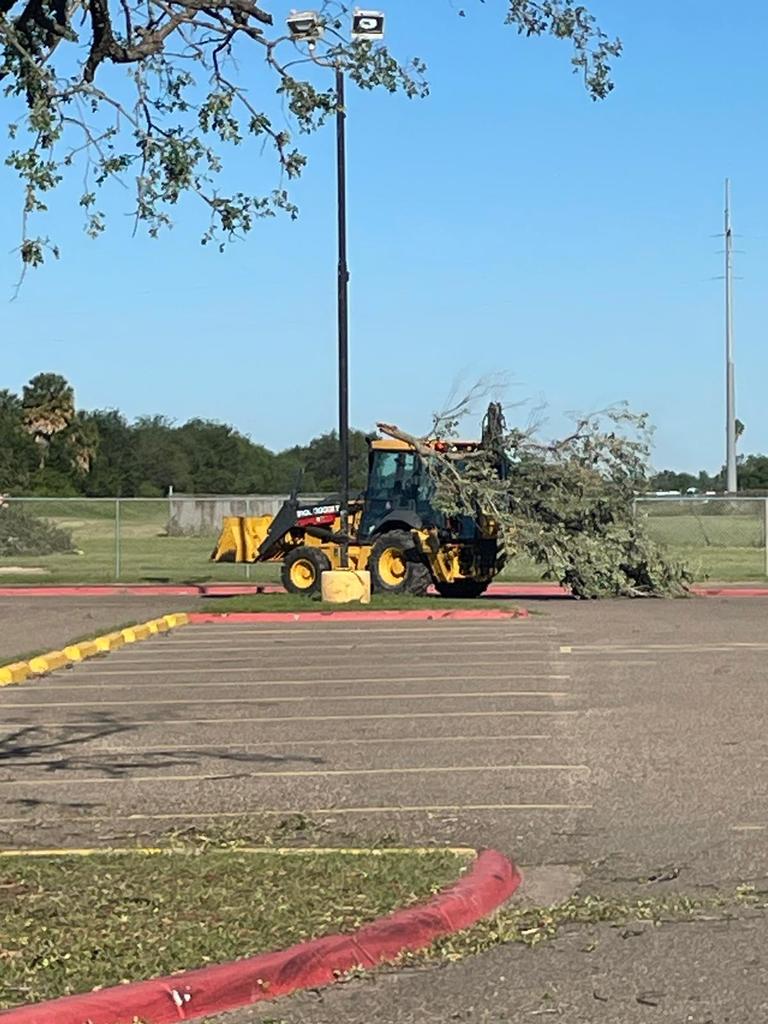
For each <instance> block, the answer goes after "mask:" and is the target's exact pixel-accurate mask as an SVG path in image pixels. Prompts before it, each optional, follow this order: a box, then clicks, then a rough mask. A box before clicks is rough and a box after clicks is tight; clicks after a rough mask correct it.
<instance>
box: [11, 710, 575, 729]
mask: <svg viewBox="0 0 768 1024" xmlns="http://www.w3.org/2000/svg"><path fill="white" fill-rule="evenodd" d="M579 714H581V712H580V711H570V710H569V711H561V710H558V711H413V712H409V713H407V714H399V713H398V714H387V715H281V716H278V715H273V716H267V717H260V718H245V717H244V716H240V717H238V718H176V719H174V718H170V719H163V718H128V719H121V721H119V722H117V723H115V724H116V725H117V726H119V727H120V728H123V727H127V726H130V725H163V726H167V725H182V726H188V725H236V724H239V723H246V724H250V723H254V722H259V723H261V724H264V723H269V722H280V723H285V722H382V721H410V720H411V719H416V718H437V719H441V718H517V717H520V718H525V717H535V718H539V717H540V718H554V717H568V716H573V715H579ZM6 724H8V723H6ZM10 724H12V725H19V724H20V723H18V722H12V723H10ZM103 725H104V722H103V721H99V719H96V721H88V720H87V719H86V720H82V721H80V720H75V721H73V722H35V726H36V727H37V728H40V729H62V728H67V729H72V728H83V727H84V726H87V727H91V728H97V727H101V726H103Z"/></svg>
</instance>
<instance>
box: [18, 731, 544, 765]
mask: <svg viewBox="0 0 768 1024" xmlns="http://www.w3.org/2000/svg"><path fill="white" fill-rule="evenodd" d="M551 739H552V737H551V736H550V735H548V734H546V733H530V734H511V735H510V734H506V735H502V736H489V735H488V734H487V733H483V734H481V735H477V736H392V737H389V738H387V737H384V738H383V739H379V738H378V737H372V736H368V737H365V738H363V739H356V738H354V737H352V738H349V739H332V740H280V741H277V740H273V741H272V742H271V743H270V742H266V743H216V742H213V743H178V744H174V743H165V744H163V745H162V746H149V747H105V748H104V749H99V748H97V749H95V750H94V749H93V748H91V750H90V756H91V757H99V756H103V757H113V756H114V755H115V754H171V753H174V752H175V751H192V750H200V751H219V750H239V751H241V752H242V753H251V752H255V751H258V750H263V749H264V748H265V747H279V748H280V749H281V750H284V749H285V748H286V747H337V746H343V745H345V744H353V745H354V746H358V745H360V746H379V745H381V746H383V745H385V744H388V743H390V744H391V743H408V744H411V745H413V744H414V743H482V744H485V743H496V742H500V743H501V742H503V743H517V742H521V741H525V742H527V741H532V742H541V741H544V740H551ZM25 763H28V764H34V762H33V761H26V762H25ZM46 763H48V762H46Z"/></svg>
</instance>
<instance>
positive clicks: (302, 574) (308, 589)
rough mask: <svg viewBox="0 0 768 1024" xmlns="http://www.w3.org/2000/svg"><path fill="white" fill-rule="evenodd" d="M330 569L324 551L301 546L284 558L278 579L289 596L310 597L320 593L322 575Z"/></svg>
mask: <svg viewBox="0 0 768 1024" xmlns="http://www.w3.org/2000/svg"><path fill="white" fill-rule="evenodd" d="M330 568H331V563H330V560H329V558H328V556H327V555H326V554H325V552H324V551H321V550H320V549H319V548H311V547H308V546H306V545H302V546H301V547H298V548H294V549H293V550H292V551H290V552H289V553H288V554H287V555H286V556H285V558H284V559H283V564H282V567H281V569H280V578H281V579H282V581H283V586H284V587H285V589H286V590H287V591H288V593H289V594H304V595H305V596H307V597H312V595H313V594H319V593H320V587H321V582H322V579H321V578H322V574H323V573H324V572H327V571H328V570H329V569H330Z"/></svg>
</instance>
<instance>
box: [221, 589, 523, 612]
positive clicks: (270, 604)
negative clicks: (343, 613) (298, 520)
mask: <svg viewBox="0 0 768 1024" xmlns="http://www.w3.org/2000/svg"><path fill="white" fill-rule="evenodd" d="M464 608H471V609H474V610H475V611H477V609H478V608H483V609H487V608H494V609H500V610H501V611H505V612H509V613H512V612H514V611H516V610H517V605H516V604H515V602H514V601H513V600H511V599H509V598H504V597H498V598H494V597H484V598H483V599H482V601H478V600H476V599H471V598H462V599H456V600H452V599H451V598H447V597H437V596H433V595H431V594H428V595H426V596H424V597H412V596H410V595H408V596H405V597H397V596H391V597H390V596H389V595H387V594H374V596H373V600H372V601H371V603H370V604H368V605H363V604H349V605H338V604H329V603H326V602H325V601H321V600H319V599H317V600H316V599H315V598H310V597H304V596H302V595H301V594H254V595H242V596H241V597H218V598H211V599H210V600H209V601H207V602H206V604H204V605H203V611H204V612H212V613H213V614H218V615H223V614H225V613H229V612H260V613H264V612H338V611H340V610H348V611H355V612H362V613H365V612H367V611H369V612H386V611H416V610H419V611H423V610H425V609H426V610H428V611H433V612H435V614H438V613H440V612H449V611H456V610H458V609H464Z"/></svg>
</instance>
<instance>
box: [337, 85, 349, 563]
mask: <svg viewBox="0 0 768 1024" xmlns="http://www.w3.org/2000/svg"><path fill="white" fill-rule="evenodd" d="M344 99H345V97H344V72H343V70H342V69H341V68H340V67H339V66H338V65H336V208H337V223H338V242H339V266H338V289H337V311H338V312H337V324H338V334H339V357H338V358H339V458H340V465H339V481H340V485H341V494H340V495H339V502H340V505H341V534H342V538H341V551H340V554H341V568H342V569H346V568H348V566H349V541H348V537H349V264H348V262H347V142H346V122H347V112H346V110H345V109H344Z"/></svg>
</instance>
